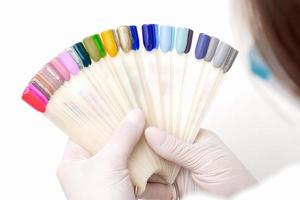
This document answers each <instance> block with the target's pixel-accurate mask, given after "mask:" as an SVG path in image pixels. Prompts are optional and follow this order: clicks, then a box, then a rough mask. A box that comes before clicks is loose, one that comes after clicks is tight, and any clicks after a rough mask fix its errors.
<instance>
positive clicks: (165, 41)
mask: <svg viewBox="0 0 300 200" xmlns="http://www.w3.org/2000/svg"><path fill="white" fill-rule="evenodd" d="M159 41H160V49H161V50H162V52H168V51H172V50H173V47H174V27H172V26H161V27H160V38H159Z"/></svg>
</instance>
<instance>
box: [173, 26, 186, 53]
mask: <svg viewBox="0 0 300 200" xmlns="http://www.w3.org/2000/svg"><path fill="white" fill-rule="evenodd" d="M188 33H189V30H188V29H187V28H181V27H179V28H177V29H176V40H175V49H176V52H177V53H178V54H183V53H184V50H185V48H186V44H187V37H188Z"/></svg>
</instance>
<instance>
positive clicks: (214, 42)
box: [204, 36, 220, 62]
mask: <svg viewBox="0 0 300 200" xmlns="http://www.w3.org/2000/svg"><path fill="white" fill-rule="evenodd" d="M219 42H220V40H219V39H218V38H216V37H213V36H212V37H211V38H210V42H209V46H208V49H207V53H206V56H205V57H204V60H205V61H207V62H210V61H212V59H213V58H214V55H215V53H216V49H217V47H218V44H219Z"/></svg>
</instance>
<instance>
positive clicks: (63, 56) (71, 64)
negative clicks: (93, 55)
mask: <svg viewBox="0 0 300 200" xmlns="http://www.w3.org/2000/svg"><path fill="white" fill-rule="evenodd" d="M57 58H58V60H59V61H60V62H61V63H62V64H63V65H64V66H65V67H66V69H67V70H68V71H69V72H70V73H71V74H72V75H76V74H77V73H78V72H79V66H78V65H77V63H76V61H75V60H74V58H73V57H72V56H71V55H70V53H69V52H68V51H67V50H65V51H63V52H61V53H60V54H58V56H57Z"/></svg>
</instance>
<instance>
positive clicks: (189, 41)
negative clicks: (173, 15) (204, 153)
mask: <svg viewBox="0 0 300 200" xmlns="http://www.w3.org/2000/svg"><path fill="white" fill-rule="evenodd" d="M193 35H194V31H193V30H191V29H189V32H188V37H187V43H186V47H185V50H184V53H185V54H187V53H189V52H190V50H191V47H192V42H193Z"/></svg>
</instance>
